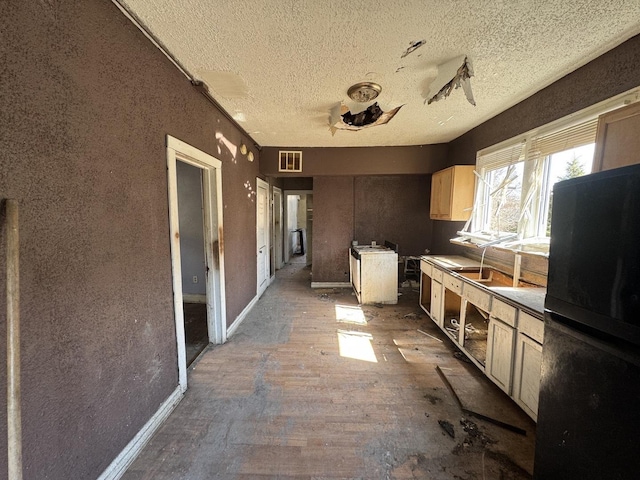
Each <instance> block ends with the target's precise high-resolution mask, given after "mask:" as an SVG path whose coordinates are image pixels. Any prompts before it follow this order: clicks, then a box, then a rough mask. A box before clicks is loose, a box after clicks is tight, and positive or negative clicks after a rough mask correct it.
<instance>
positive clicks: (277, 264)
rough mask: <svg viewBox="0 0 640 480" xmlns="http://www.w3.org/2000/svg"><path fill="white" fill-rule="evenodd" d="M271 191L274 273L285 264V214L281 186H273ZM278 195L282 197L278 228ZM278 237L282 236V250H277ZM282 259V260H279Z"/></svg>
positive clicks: (279, 206) (279, 207)
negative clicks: (278, 225)
mask: <svg viewBox="0 0 640 480" xmlns="http://www.w3.org/2000/svg"><path fill="white" fill-rule="evenodd" d="M272 189H273V190H272V192H271V206H272V208H273V215H272V216H271V217H272V218H271V229H272V231H273V250H272V251H273V274H274V275H275V272H276V270H279V269H281V268H282V267H283V266H284V221H283V220H284V215H283V213H282V212H283V207H282V206H283V203H282V200H283V198H284V197H283V195H282V189H280V188H279V187H272ZM276 196H279V197H280V201H279V204H278V212H277V213H278V215H279V216H280V228H279V229H276V200H275V199H276ZM278 237H280V252H277V251H276V247H277V246H278ZM278 260H280V262H278Z"/></svg>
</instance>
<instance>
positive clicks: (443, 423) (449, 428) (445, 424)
mask: <svg viewBox="0 0 640 480" xmlns="http://www.w3.org/2000/svg"><path fill="white" fill-rule="evenodd" d="M438 424H439V425H440V428H442V430H443V431H445V432H446V433H447V434H448V435H449V436H450V437H451V438H456V432H455V430H454V429H453V425H452V423H451V422H449V421H447V420H438Z"/></svg>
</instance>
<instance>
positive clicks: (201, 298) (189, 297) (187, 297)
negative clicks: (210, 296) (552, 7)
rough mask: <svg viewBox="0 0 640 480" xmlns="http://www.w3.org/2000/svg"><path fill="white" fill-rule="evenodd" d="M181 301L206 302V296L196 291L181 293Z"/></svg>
mask: <svg viewBox="0 0 640 480" xmlns="http://www.w3.org/2000/svg"><path fill="white" fill-rule="evenodd" d="M182 301H183V302H184V303H207V296H206V295H200V294H198V293H183V294H182Z"/></svg>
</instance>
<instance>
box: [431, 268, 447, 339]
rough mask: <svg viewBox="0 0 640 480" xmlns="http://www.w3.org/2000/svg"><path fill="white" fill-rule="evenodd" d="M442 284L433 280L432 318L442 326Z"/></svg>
mask: <svg viewBox="0 0 640 480" xmlns="http://www.w3.org/2000/svg"><path fill="white" fill-rule="evenodd" d="M443 315H444V314H443V312H442V284H441V283H439V282H436V281H435V280H432V282H431V318H432V319H433V321H434V322H436V324H437V325H438V326H439V327H440V328H442V317H443Z"/></svg>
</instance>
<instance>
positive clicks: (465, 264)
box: [421, 255, 480, 271]
mask: <svg viewBox="0 0 640 480" xmlns="http://www.w3.org/2000/svg"><path fill="white" fill-rule="evenodd" d="M421 258H423V259H424V260H427V261H430V262H432V263H436V264H438V265H439V266H441V267H443V268H448V269H449V270H453V271H456V270H463V269H465V268H479V267H480V262H478V261H476V260H471V259H470V258H467V257H462V256H459V255H423V256H422V257H421Z"/></svg>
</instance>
